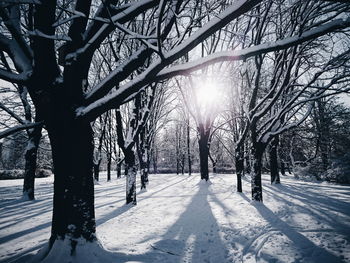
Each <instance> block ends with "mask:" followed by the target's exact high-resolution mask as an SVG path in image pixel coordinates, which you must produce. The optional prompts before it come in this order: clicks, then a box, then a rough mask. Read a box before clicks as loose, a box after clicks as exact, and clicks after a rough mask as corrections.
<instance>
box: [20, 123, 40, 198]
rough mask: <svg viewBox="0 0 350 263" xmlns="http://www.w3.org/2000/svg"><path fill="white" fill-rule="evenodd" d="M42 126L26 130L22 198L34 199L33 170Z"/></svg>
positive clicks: (35, 164) (34, 169)
mask: <svg viewBox="0 0 350 263" xmlns="http://www.w3.org/2000/svg"><path fill="white" fill-rule="evenodd" d="M41 129H42V126H37V127H35V128H33V129H31V130H30V131H29V132H28V136H29V139H28V144H27V149H26V153H25V168H24V182H23V198H24V199H27V200H34V185H35V171H36V166H37V154H38V147H39V142H40V139H41Z"/></svg>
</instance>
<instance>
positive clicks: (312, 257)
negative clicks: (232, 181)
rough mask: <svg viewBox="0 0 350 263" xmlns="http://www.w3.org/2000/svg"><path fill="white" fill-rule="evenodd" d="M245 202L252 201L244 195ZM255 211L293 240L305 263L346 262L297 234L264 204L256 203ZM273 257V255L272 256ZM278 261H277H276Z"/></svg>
mask: <svg viewBox="0 0 350 263" xmlns="http://www.w3.org/2000/svg"><path fill="white" fill-rule="evenodd" d="M241 196H242V198H243V199H244V200H246V201H247V202H250V199H249V198H248V197H246V196H245V195H244V194H243V195H241ZM253 205H254V207H255V209H256V210H257V211H258V212H259V213H260V215H261V216H262V217H263V218H264V219H265V220H266V221H267V222H269V224H270V225H271V226H272V227H273V228H274V229H276V230H277V231H279V232H280V233H282V234H284V235H285V236H286V237H288V238H289V240H291V241H292V242H293V243H294V245H295V247H296V248H299V251H300V253H301V254H302V256H303V259H302V260H303V261H304V262H310V263H312V262H314V263H322V262H324V263H329V262H332V263H338V262H339V263H340V262H344V261H342V260H341V259H340V258H339V257H337V256H335V255H333V254H331V253H329V252H328V251H327V250H325V249H324V248H321V247H319V246H317V245H315V244H314V243H313V242H312V241H310V240H309V239H308V238H306V237H305V236H303V235H302V234H300V233H299V232H297V231H296V230H295V229H293V228H292V227H291V226H290V225H288V224H287V223H286V222H284V221H283V220H281V219H280V218H279V217H278V216H276V214H274V213H273V212H272V211H271V210H270V209H269V208H268V207H266V206H265V205H264V204H263V203H255V204H253ZM270 256H271V257H273V256H272V255H270ZM276 260H277V259H276Z"/></svg>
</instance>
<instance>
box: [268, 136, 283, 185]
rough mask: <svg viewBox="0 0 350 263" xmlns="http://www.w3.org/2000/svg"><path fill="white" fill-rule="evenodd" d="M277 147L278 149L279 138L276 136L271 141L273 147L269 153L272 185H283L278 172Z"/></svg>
mask: <svg viewBox="0 0 350 263" xmlns="http://www.w3.org/2000/svg"><path fill="white" fill-rule="evenodd" d="M277 147H278V136H275V137H274V138H273V139H272V141H271V146H270V151H269V155H270V156H269V157H270V174H271V184H279V183H281V182H280V175H279V172H278V158H277V157H278V156H277Z"/></svg>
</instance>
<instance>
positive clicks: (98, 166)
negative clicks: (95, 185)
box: [94, 159, 101, 181]
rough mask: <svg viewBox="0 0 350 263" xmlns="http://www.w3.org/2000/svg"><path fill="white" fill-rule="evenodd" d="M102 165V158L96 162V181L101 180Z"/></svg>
mask: <svg viewBox="0 0 350 263" xmlns="http://www.w3.org/2000/svg"><path fill="white" fill-rule="evenodd" d="M100 165H101V159H100V160H98V161H97V162H95V163H94V178H95V180H96V181H99V180H100Z"/></svg>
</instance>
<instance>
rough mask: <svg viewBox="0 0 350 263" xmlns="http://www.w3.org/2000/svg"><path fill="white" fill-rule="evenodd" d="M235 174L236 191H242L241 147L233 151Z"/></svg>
mask: <svg viewBox="0 0 350 263" xmlns="http://www.w3.org/2000/svg"><path fill="white" fill-rule="evenodd" d="M235 155H236V156H235V163H236V174H237V192H239V193H242V175H243V172H244V152H243V149H242V148H241V147H239V148H237V149H236V152H235Z"/></svg>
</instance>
